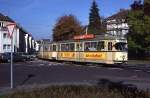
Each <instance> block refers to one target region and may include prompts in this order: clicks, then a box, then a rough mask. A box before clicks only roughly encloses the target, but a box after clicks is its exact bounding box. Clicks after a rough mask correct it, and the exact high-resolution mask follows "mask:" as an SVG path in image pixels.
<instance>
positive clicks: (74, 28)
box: [53, 15, 83, 41]
mask: <svg viewBox="0 0 150 98" xmlns="http://www.w3.org/2000/svg"><path fill="white" fill-rule="evenodd" d="M82 31H83V29H82V26H81V24H80V22H79V21H78V20H77V19H76V17H75V16H73V15H65V16H62V17H60V18H58V20H57V23H56V24H55V26H54V28H53V40H54V41H61V40H69V39H72V38H73V36H74V35H78V34H80V33H81V32H82Z"/></svg>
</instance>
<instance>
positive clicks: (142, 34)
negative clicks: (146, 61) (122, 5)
mask: <svg viewBox="0 0 150 98" xmlns="http://www.w3.org/2000/svg"><path fill="white" fill-rule="evenodd" d="M141 5H142V4H141ZM142 6H143V5H142ZM131 8H132V6H131ZM128 24H129V25H130V32H129V33H128V45H129V52H130V53H132V54H135V55H138V56H141V55H142V57H143V56H144V54H145V53H146V52H150V16H147V15H146V14H145V12H144V10H143V8H142V9H138V10H135V9H134V8H132V9H131V11H130V13H129V15H128Z"/></svg>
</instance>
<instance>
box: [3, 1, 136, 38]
mask: <svg viewBox="0 0 150 98" xmlns="http://www.w3.org/2000/svg"><path fill="white" fill-rule="evenodd" d="M92 1H93V0H0V12H1V13H2V14H5V15H7V16H9V17H11V18H12V19H14V20H15V21H16V22H17V23H19V24H20V25H21V26H22V27H23V28H24V29H25V30H27V31H28V32H29V33H31V34H32V35H33V37H34V38H35V39H42V38H50V36H51V34H52V28H53V27H54V25H55V23H56V20H57V18H58V17H60V16H62V15H65V14H73V15H75V16H76V17H77V18H78V20H79V21H80V22H81V23H82V24H83V25H87V24H88V17H89V9H90V7H91V3H92ZM133 1H134V0H96V2H97V4H98V7H99V9H100V12H99V13H100V15H101V16H103V17H108V16H111V15H113V14H115V13H117V12H118V11H119V10H120V9H122V8H124V9H129V8H130V5H131V4H132V3H133Z"/></svg>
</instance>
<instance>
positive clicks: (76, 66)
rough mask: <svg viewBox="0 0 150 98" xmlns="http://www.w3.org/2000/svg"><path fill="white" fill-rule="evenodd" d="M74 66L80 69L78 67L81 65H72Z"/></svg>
mask: <svg viewBox="0 0 150 98" xmlns="http://www.w3.org/2000/svg"><path fill="white" fill-rule="evenodd" d="M74 66H76V67H80V66H82V65H74Z"/></svg>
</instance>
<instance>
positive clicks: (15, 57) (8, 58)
mask: <svg viewBox="0 0 150 98" xmlns="http://www.w3.org/2000/svg"><path fill="white" fill-rule="evenodd" d="M2 61H3V62H10V61H11V53H10V52H7V53H3V54H2ZM13 61H16V62H17V61H25V58H24V57H23V56H22V55H20V53H13Z"/></svg>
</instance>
